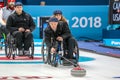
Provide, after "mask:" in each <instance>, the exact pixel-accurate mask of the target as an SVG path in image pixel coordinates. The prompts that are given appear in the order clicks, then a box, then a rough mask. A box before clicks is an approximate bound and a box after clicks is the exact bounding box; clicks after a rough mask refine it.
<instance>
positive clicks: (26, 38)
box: [23, 32, 33, 51]
mask: <svg viewBox="0 0 120 80" xmlns="http://www.w3.org/2000/svg"><path fill="white" fill-rule="evenodd" d="M32 40H33V35H32V33H31V32H25V33H24V41H23V42H24V50H26V51H29V47H30V46H31V42H32Z"/></svg>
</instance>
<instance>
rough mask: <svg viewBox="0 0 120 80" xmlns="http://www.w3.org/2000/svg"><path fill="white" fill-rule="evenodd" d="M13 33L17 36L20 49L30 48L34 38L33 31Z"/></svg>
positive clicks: (16, 39)
mask: <svg viewBox="0 0 120 80" xmlns="http://www.w3.org/2000/svg"><path fill="white" fill-rule="evenodd" d="M12 35H13V36H14V37H15V41H16V44H17V48H18V50H22V49H24V50H29V47H30V46H31V42H32V40H33V35H32V33H31V32H19V31H15V32H13V33H12Z"/></svg>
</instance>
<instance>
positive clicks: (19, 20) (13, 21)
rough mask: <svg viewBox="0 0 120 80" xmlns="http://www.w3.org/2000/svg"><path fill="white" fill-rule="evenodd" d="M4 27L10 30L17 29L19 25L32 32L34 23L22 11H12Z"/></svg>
mask: <svg viewBox="0 0 120 80" xmlns="http://www.w3.org/2000/svg"><path fill="white" fill-rule="evenodd" d="M6 27H7V29H8V30H9V31H10V32H13V31H18V28H19V27H23V28H24V29H30V30H31V32H32V31H33V30H34V29H35V23H34V21H33V19H32V17H31V16H30V15H29V14H27V13H25V12H24V11H23V12H22V14H21V15H18V14H17V13H16V12H14V13H13V14H11V15H10V16H9V17H8V19H7V24H6Z"/></svg>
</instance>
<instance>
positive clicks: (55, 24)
mask: <svg viewBox="0 0 120 80" xmlns="http://www.w3.org/2000/svg"><path fill="white" fill-rule="evenodd" d="M49 24H50V27H51V29H52V30H53V31H56V29H57V25H58V22H49Z"/></svg>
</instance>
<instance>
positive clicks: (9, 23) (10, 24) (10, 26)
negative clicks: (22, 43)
mask: <svg viewBox="0 0 120 80" xmlns="http://www.w3.org/2000/svg"><path fill="white" fill-rule="evenodd" d="M13 23H14V20H13V18H12V16H11V15H10V16H9V17H8V19H7V24H6V28H7V29H8V30H9V31H10V32H13V31H17V30H18V28H16V27H15V26H13Z"/></svg>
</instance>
